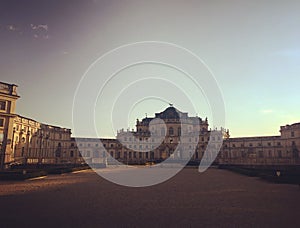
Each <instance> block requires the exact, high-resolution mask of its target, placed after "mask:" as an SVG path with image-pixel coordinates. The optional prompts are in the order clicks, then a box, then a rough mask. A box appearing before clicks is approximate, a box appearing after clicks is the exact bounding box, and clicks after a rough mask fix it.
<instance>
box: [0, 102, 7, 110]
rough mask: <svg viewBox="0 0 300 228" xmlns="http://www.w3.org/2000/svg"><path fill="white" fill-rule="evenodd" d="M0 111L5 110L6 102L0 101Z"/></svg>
mask: <svg viewBox="0 0 300 228" xmlns="http://www.w3.org/2000/svg"><path fill="white" fill-rule="evenodd" d="M0 110H3V111H5V110H6V101H0Z"/></svg>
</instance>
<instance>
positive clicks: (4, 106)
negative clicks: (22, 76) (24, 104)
mask: <svg viewBox="0 0 300 228" xmlns="http://www.w3.org/2000/svg"><path fill="white" fill-rule="evenodd" d="M18 98H19V96H18V94H17V85H14V84H8V83H4V82H0V168H1V169H2V168H5V166H6V165H5V164H7V163H9V162H10V161H11V160H12V159H13V158H12V146H11V145H12V136H13V121H14V118H15V117H16V114H15V108H16V101H17V99H18Z"/></svg>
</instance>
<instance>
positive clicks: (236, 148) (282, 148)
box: [218, 123, 300, 165]
mask: <svg viewBox="0 0 300 228" xmlns="http://www.w3.org/2000/svg"><path fill="white" fill-rule="evenodd" d="M299 158H300V123H295V124H292V125H286V126H281V127H280V135H278V136H264V137H240V138H228V139H225V140H224V142H223V147H222V150H221V152H220V154H219V157H218V162H219V163H220V164H231V165H300V159H299Z"/></svg>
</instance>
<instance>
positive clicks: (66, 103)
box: [0, 0, 300, 137]
mask: <svg viewBox="0 0 300 228" xmlns="http://www.w3.org/2000/svg"><path fill="white" fill-rule="evenodd" d="M299 10H300V2H299V1H296V0H295V1H290V0H287V1H279V0H260V1H257V0H254V1H246V0H211V1H208V0H207V1H204V0H199V1H174V0H172V1H171V0H165V1H156V0H154V1H141V0H132V1H129V0H119V1H115V0H86V1H78V0H73V1H64V0H62V1H50V0H35V1H33V0H27V1H15V0H1V1H0V41H1V44H0V81H4V82H8V83H14V84H17V85H18V86H19V88H18V93H19V95H20V96H21V98H20V99H19V100H18V102H17V110H16V112H17V113H18V114H20V115H23V116H26V117H29V118H32V119H35V120H37V121H40V122H43V123H48V124H53V125H58V126H62V127H67V128H72V130H74V129H73V128H74V119H73V117H74V113H73V111H74V110H75V111H76V109H74V106H73V105H74V103H76V102H77V101H78V102H81V103H80V104H81V105H82V107H84V104H88V103H91V104H94V106H95V112H94V113H91V114H86V116H85V112H83V111H82V112H80V111H78V112H76V113H75V114H77V113H80V115H81V119H80V118H79V119H77V120H76V121H79V122H80V123H77V124H75V125H76V126H77V128H84V127H85V126H89V124H88V122H89V123H92V122H93V121H94V122H93V123H94V124H95V125H97V127H96V128H97V129H101V134H102V135H101V136H102V137H113V136H114V135H115V134H116V131H117V130H118V129H120V128H125V129H126V128H130V129H131V128H134V125H135V121H136V119H137V118H139V119H141V118H143V117H145V116H146V115H147V116H148V117H151V116H154V113H156V112H161V111H163V110H164V109H165V108H167V107H168V106H169V103H172V104H173V105H174V106H175V107H176V108H178V109H179V110H181V111H185V112H188V113H189V115H190V116H195V115H198V116H200V117H202V118H205V117H208V120H209V122H210V123H211V121H212V120H211V119H213V118H214V117H213V114H212V112H218V111H216V110H218V109H215V110H212V109H211V105H210V101H211V99H215V97H213V95H211V94H209V95H207V94H208V93H210V91H209V89H206V90H204V92H203V91H202V93H201V91H200V89H199V88H198V89H197V88H196V87H195V85H194V84H193V81H192V80H189V77H188V76H187V75H185V74H184V73H183V72H181V71H179V70H178V69H179V68H178V69H177V68H172V67H170V66H168V65H163V64H157V63H155V64H153V63H151V64H149V63H143V64H140V65H133V66H130V67H128V68H124V69H123V68H121V67H122V66H121V64H120V63H121V62H122V61H125V62H126V61H129V60H132V61H133V63H134V61H137V60H138V59H139V58H142V59H143V57H145V56H148V55H149V56H150V55H151V54H153V56H154V57H155V58H158V59H159V58H162V56H163V57H164V60H165V61H166V62H168V61H169V62H172V61H174V60H176V58H177V55H176V54H174V55H171V54H169V55H165V53H166V52H167V51H166V50H167V49H168V47H170V45H171V46H172V47H174V46H177V47H180V48H179V49H180V50H183V49H184V50H189V51H190V52H191V53H193V54H194V55H195V56H198V58H199V59H201V62H199V65H198V64H197V63H196V62H193V61H194V60H193V59H189V58H188V57H187V58H186V59H185V60H184V61H183V62H184V64H183V65H182V66H185V67H186V68H188V70H187V71H188V72H189V70H190V68H193V69H194V68H195V69H196V68H197V67H199V66H201V67H202V70H203V71H199V74H198V75H196V76H195V75H194V77H195V78H197V77H198V78H200V79H202V81H201V83H202V84H201V85H200V86H201V87H202V86H203V87H205V86H207V85H204V84H205V81H204V79H205V80H206V77H207V81H209V80H212V81H213V82H208V84H209V83H214V82H215V84H216V85H217V87H218V88H219V90H220V93H217V94H216V95H215V96H216V97H217V96H220V94H221V95H222V100H223V101H224V108H225V117H224V119H225V122H224V126H223V127H225V128H228V129H229V130H230V135H231V136H232V137H239V136H259V135H278V134H279V127H280V126H282V125H286V124H292V123H295V122H300V93H299V91H300V77H299V75H300V74H299V73H300V30H299V28H300V14H299ZM146 41H156V42H158V46H156V47H159V48H158V49H159V50H160V52H159V51H158V52H155V51H153V53H149V51H146V49H147V48H148V47H146V46H147V45H146V46H145V49H142V50H145V52H144V53H143V51H140V52H139V50H137V49H135V47H136V46H134V45H133V46H130V48H129V49H128V50H127V49H126V50H125V49H122V48H121V49H118V48H119V47H124V45H125V46H126V45H132V44H135V43H141V42H146ZM168 44H170V45H168ZM156 47H153V48H152V47H150V49H149V50H150V52H151V50H156ZM116 49H118V50H119V51H117V52H111V51H112V50H116ZM177 49H178V48H177ZM123 50H125V51H127V54H126V55H124V52H122V51H123ZM147 50H148V49H147ZM170 52H172V51H170ZM107 53H110V54H109V55H108V57H107V55H106V54H107ZM128 53H130V54H128ZM103 55H104V56H105V58H104V60H103V61H102V62H101V61H100V62H99V61H98V62H97V60H98V59H99V58H101V56H102V57H103ZM128 55H130V58H129V59H128ZM136 55H139V56H138V58H135V57H136ZM182 56H184V54H182ZM108 58H110V60H111V59H115V62H114V67H115V68H116V67H119V68H116V70H119V69H122V70H120V71H118V72H117V73H116V77H112V76H111V75H109V74H108V73H109V70H107V71H106V70H105V69H106V68H105V67H107V66H108V64H112V63H111V62H110V63H108V62H105V61H108ZM177 60H180V62H182V58H181V57H178V59H177ZM93 63H96V64H94V65H93ZM105 63H106V65H105ZM101 64H102V65H101ZM189 64H190V65H189ZM103 65H104V66H103ZM178 65H180V63H177V66H178ZM189 67H190V68H189ZM104 68H105V69H104ZM205 69H206V71H205ZM90 75H92V76H90ZM93 75H94V76H95V75H97V79H95V80H96V81H93V77H94V76H93ZM203 75H206V76H203ZM208 75H209V76H208ZM145 77H146V78H145ZM209 77H210V78H209ZM212 78H213V79H212ZM88 79H89V80H90V81H89V83H88V82H87V81H88ZM107 79H111V80H109V81H107ZM139 79H140V80H139ZM130 80H133V81H130ZM93 82H94V83H93ZM82 85H85V86H89V87H83V86H82ZM104 85H105V86H104ZM83 88H84V89H85V90H84V89H83ZM89 88H90V89H89ZM101 88H102V90H101ZM149 88H151V90H149V91H148V89H149ZM207 88H208V87H207ZM214 88H215V87H214ZM78 91H79V93H78ZM85 91H86V96H85V97H84V95H82V94H84V92H85ZM132 91H134V93H132ZM145 91H147V93H146V92H145ZM151 92H152V93H153V94H152V95H151V94H150V93H151ZM79 95H82V96H81V97H80V96H79ZM90 96H91V97H90ZM92 96H93V97H92ZM89 98H90V99H89ZM122 98H123V100H122ZM131 98H134V99H131ZM126 102H127V103H128V104H127V103H126ZM130 102H131V103H130ZM80 107H81V106H78V109H80ZM221 109H222V108H221ZM111 110H114V112H111ZM146 113H147V114H146ZM220 113H222V110H221V111H220ZM217 114H219V113H217ZM93 115H94V116H93ZM222 115H223V114H222ZM93 117H94V118H95V120H93V119H91V118H93ZM123 117H125V118H123ZM121 119H122V121H119V120H121ZM123 119H124V120H123ZM215 121H216V118H215V119H214V122H215ZM211 125H212V126H217V124H211ZM112 129H113V130H112ZM85 130H86V129H85ZM85 130H82V131H78V136H85V135H84V134H85V132H86V134H87V135H86V136H90V135H89V132H88V131H85Z"/></svg>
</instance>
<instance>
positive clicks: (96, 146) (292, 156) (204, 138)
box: [0, 83, 300, 168]
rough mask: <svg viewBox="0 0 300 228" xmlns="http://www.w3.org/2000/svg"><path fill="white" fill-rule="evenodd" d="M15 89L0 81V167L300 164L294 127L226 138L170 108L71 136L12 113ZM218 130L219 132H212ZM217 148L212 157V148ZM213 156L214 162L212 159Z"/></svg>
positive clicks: (299, 136)
mask: <svg viewBox="0 0 300 228" xmlns="http://www.w3.org/2000/svg"><path fill="white" fill-rule="evenodd" d="M16 90H17V86H16V85H13V84H7V83H0V149H1V150H0V152H1V154H0V158H1V168H4V167H8V166H9V165H13V164H82V163H88V164H92V165H97V164H104V163H105V164H118V163H119V162H120V163H123V164H146V163H147V162H152V163H159V162H162V161H164V160H166V159H169V158H170V159H172V160H173V161H174V162H176V161H182V160H191V161H194V162H200V161H201V160H203V159H212V158H213V159H215V160H214V162H215V163H217V164H231V165H300V151H299V148H300V123H295V124H292V125H286V126H282V127H280V135H277V136H264V137H239V138H230V137H229V131H228V130H225V129H222V128H221V129H220V130H216V129H213V130H212V129H210V128H209V124H208V120H207V118H205V119H202V118H200V117H198V116H196V117H190V116H189V115H188V113H186V112H181V111H179V110H178V109H176V108H175V107H173V105H170V106H169V107H167V108H166V109H165V110H164V111H162V112H158V113H155V115H154V117H147V116H146V117H145V118H143V119H142V120H139V119H137V121H136V129H135V130H131V131H130V130H124V129H121V130H119V131H118V132H117V136H116V138H110V139H109V138H106V139H105V138H101V139H99V138H74V137H71V130H70V129H66V128H62V127H57V126H52V125H48V124H43V123H40V122H38V121H35V120H32V119H30V118H27V117H23V116H20V115H17V114H16V113H15V106H16V101H17V99H18V98H19V96H18V95H17V91H16ZM215 132H219V133H220V134H214V133H215ZM216 148H217V149H218V148H221V149H220V152H219V153H218V156H213V153H212V152H211V151H213V150H212V149H215V150H216ZM215 157H216V158H215Z"/></svg>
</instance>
